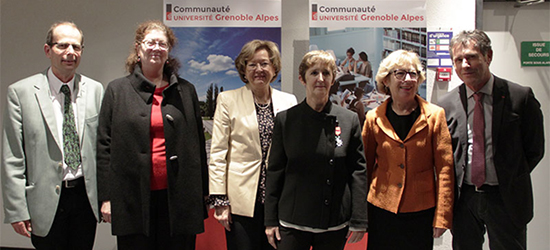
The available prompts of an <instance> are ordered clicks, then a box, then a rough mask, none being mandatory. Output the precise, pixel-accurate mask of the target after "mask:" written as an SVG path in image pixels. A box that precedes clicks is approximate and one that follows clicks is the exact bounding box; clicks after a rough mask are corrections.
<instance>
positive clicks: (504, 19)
mask: <svg viewBox="0 0 550 250" xmlns="http://www.w3.org/2000/svg"><path fill="white" fill-rule="evenodd" d="M483 9H484V11H483V29H484V30H485V31H487V34H488V35H489V37H490V38H491V41H492V45H493V51H494V53H493V61H492V63H491V67H490V69H491V71H492V72H493V73H494V74H495V75H498V76H500V77H503V78H506V79H509V80H511V81H514V82H517V83H519V84H521V85H524V86H529V87H531V88H532V89H533V92H534V93H535V97H536V98H537V99H538V100H539V102H540V104H541V106H542V112H543V115H544V118H545V126H544V130H545V135H546V136H545V138H546V144H545V148H546V154H545V157H544V158H543V159H542V161H541V162H540V163H539V165H538V166H537V168H535V170H534V171H533V172H532V174H531V177H532V180H533V189H534V196H535V197H534V198H535V217H534V218H533V220H532V221H531V223H529V225H528V227H527V246H528V248H529V249H548V248H549V246H550V238H549V237H548V236H549V232H550V209H549V208H550V185H549V181H548V180H549V179H550V168H549V167H550V155H549V153H548V152H549V151H548V149H549V148H550V142H549V140H548V134H549V133H550V85H549V84H550V67H521V42H523V41H547V42H548V41H550V2H546V3H542V4H538V5H533V6H526V7H521V8H514V4H513V3H485V4H484V6H483Z"/></svg>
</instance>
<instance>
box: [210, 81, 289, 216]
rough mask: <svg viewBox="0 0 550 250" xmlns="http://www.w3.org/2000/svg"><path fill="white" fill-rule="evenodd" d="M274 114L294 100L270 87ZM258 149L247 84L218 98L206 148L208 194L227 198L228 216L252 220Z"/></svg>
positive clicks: (258, 134)
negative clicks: (209, 145) (208, 161)
mask: <svg viewBox="0 0 550 250" xmlns="http://www.w3.org/2000/svg"><path fill="white" fill-rule="evenodd" d="M271 100H272V102H273V111H274V113H275V115H277V113H278V112H281V111H283V110H286V109H288V108H290V107H292V106H294V105H296V103H297V101H296V97H295V96H294V95H292V94H288V93H284V92H281V91H278V90H276V89H273V88H271ZM261 162H262V150H261V146H260V132H259V129H258V119H257V117H256V108H255V106H254V97H253V96H252V90H251V89H250V87H249V86H248V84H247V85H245V86H243V87H241V88H239V89H235V90H229V91H224V92H222V93H220V94H219V95H218V98H217V104H216V112H215V114H214V126H213V129H212V145H211V149H210V163H209V166H208V169H209V178H210V181H209V186H210V195H227V197H228V198H229V202H230V204H231V213H232V214H236V215H241V216H247V217H253V215H254V204H255V198H256V192H257V190H258V181H259V179H260V166H261Z"/></svg>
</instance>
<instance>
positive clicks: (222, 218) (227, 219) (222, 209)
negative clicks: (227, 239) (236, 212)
mask: <svg viewBox="0 0 550 250" xmlns="http://www.w3.org/2000/svg"><path fill="white" fill-rule="evenodd" d="M214 218H215V219H216V220H218V222H219V223H220V224H222V226H223V227H224V228H225V230H227V231H231V225H230V224H231V223H233V221H232V220H231V206H217V207H216V211H215V212H214Z"/></svg>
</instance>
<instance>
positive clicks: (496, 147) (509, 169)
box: [438, 76, 544, 226]
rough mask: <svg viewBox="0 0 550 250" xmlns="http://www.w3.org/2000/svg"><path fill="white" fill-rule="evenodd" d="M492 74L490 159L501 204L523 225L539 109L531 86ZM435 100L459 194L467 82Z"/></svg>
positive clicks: (540, 138) (540, 140) (529, 207)
mask: <svg viewBox="0 0 550 250" xmlns="http://www.w3.org/2000/svg"><path fill="white" fill-rule="evenodd" d="M494 79H495V82H494V86H493V116H492V119H493V127H492V129H493V134H492V137H493V161H494V163H495V169H496V172H497V178H498V183H499V190H500V194H501V196H502V200H503V202H504V205H505V207H506V210H507V211H508V214H509V215H510V217H511V219H512V221H513V222H514V223H515V224H516V225H519V226H523V225H526V224H527V223H528V222H529V221H530V220H531V219H532V218H533V190H532V189H533V188H532V186H531V171H533V169H534V168H535V166H536V165H537V164H538V163H539V161H540V160H541V159H542V157H543V155H544V131H543V130H544V126H543V118H542V111H541V109H540V104H539V102H538V101H537V99H535V96H534V95H533V91H532V90H531V88H528V87H523V86H520V85H518V84H515V83H512V82H509V81H507V80H504V79H502V78H499V77H496V76H495V77H494ZM438 104H439V105H440V106H441V107H443V108H444V109H445V115H446V116H447V125H448V126H449V132H450V133H451V138H452V143H453V151H454V161H455V173H456V174H455V176H456V184H457V185H458V188H456V189H455V190H457V192H455V193H456V194H457V196H458V195H460V187H461V186H462V182H463V180H464V171H465V168H466V164H467V161H468V129H467V125H468V117H467V114H466V108H467V107H466V106H467V105H466V104H467V97H466V86H465V85H464V84H462V85H460V86H459V87H457V88H455V89H454V90H452V91H450V92H449V93H447V94H446V95H445V96H443V97H442V98H441V99H440V100H439V103H438ZM456 201H459V199H458V197H457V199H456ZM456 204H458V202H455V206H456Z"/></svg>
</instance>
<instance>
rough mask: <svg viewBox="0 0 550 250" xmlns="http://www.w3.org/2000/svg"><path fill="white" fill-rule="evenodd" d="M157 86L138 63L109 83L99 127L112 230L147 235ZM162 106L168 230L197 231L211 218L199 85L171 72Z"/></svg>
mask: <svg viewBox="0 0 550 250" xmlns="http://www.w3.org/2000/svg"><path fill="white" fill-rule="evenodd" d="M154 90H155V86H154V85H153V84H152V83H151V82H149V81H148V80H147V79H146V78H145V77H144V76H143V75H142V74H141V70H140V69H139V67H136V71H135V72H134V73H133V74H130V75H128V76H126V77H123V78H119V79H116V80H114V81H112V82H111V83H109V85H108V86H107V89H106V91H105V97H104V99H103V104H102V107H101V112H100V117H99V128H98V135H97V137H98V143H97V159H98V161H97V162H98V166H97V172H98V195H99V201H100V203H101V202H102V201H111V213H112V233H113V234H114V235H128V234H136V233H138V234H146V235H149V234H150V232H149V221H150V219H149V206H150V193H151V191H150V172H151V139H150V124H151V105H152V100H153V93H154ZM163 95H164V99H163V101H162V104H161V110H162V114H163V118H164V135H165V139H166V142H165V143H166V158H167V159H166V168H167V175H168V203H169V211H170V214H169V218H170V232H171V234H172V235H177V234H198V233H201V232H203V231H204V226H203V220H204V218H206V217H207V211H206V207H205V205H204V197H205V196H207V195H208V169H207V164H206V151H205V142H204V133H203V127H202V120H201V116H200V111H199V104H198V98H197V94H196V92H195V87H194V86H193V85H192V84H191V83H189V82H187V81H186V80H184V79H181V78H179V77H176V76H175V75H172V77H171V79H170V86H168V87H167V88H166V89H165V90H164V91H163Z"/></svg>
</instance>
